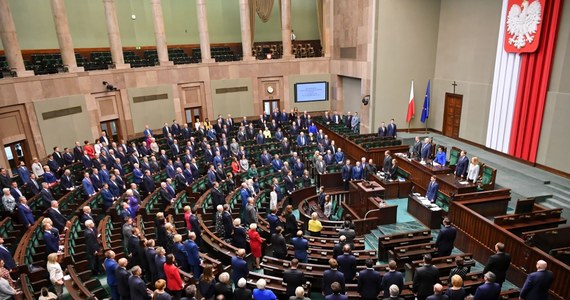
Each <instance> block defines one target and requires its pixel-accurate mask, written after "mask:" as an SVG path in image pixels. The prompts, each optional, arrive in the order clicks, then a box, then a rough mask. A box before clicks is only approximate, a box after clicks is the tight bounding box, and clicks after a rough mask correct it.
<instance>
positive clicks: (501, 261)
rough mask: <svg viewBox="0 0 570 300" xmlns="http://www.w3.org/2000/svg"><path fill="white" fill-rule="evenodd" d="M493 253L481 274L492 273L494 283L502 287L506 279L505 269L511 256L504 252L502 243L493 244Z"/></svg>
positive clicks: (509, 262)
mask: <svg viewBox="0 0 570 300" xmlns="http://www.w3.org/2000/svg"><path fill="white" fill-rule="evenodd" d="M495 251H496V253H495V254H493V255H491V256H490V257H489V260H488V261H487V264H486V265H485V268H484V269H483V273H487V272H489V271H491V272H493V274H494V275H495V281H494V282H496V283H498V284H499V285H500V286H502V285H503V282H505V278H506V277H507V269H508V268H509V266H510V264H511V255H510V254H508V253H506V252H505V244H503V243H497V244H495Z"/></svg>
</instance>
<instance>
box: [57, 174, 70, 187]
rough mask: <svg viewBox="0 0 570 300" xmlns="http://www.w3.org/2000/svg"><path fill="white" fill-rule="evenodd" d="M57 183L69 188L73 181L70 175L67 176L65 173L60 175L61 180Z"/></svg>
mask: <svg viewBox="0 0 570 300" xmlns="http://www.w3.org/2000/svg"><path fill="white" fill-rule="evenodd" d="M59 184H60V185H61V186H62V187H63V188H64V189H70V188H72V187H73V181H72V179H71V176H69V177H67V176H66V175H63V176H61V181H60V182H59Z"/></svg>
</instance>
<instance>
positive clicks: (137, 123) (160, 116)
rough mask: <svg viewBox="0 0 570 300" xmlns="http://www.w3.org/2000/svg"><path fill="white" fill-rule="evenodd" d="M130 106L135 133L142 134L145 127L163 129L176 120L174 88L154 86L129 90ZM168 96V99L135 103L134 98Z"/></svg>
mask: <svg viewBox="0 0 570 300" xmlns="http://www.w3.org/2000/svg"><path fill="white" fill-rule="evenodd" d="M127 93H128V95H129V105H130V109H131V114H132V122H133V128H134V130H135V132H142V131H143V130H144V126H145V125H149V126H150V128H161V127H162V126H163V124H164V122H168V123H169V124H170V122H171V121H172V120H173V119H175V114H174V105H173V100H172V86H168V85H166V86H152V87H144V88H130V89H127ZM164 93H166V94H168V99H165V100H154V101H148V102H140V103H134V102H133V98H134V97H140V96H148V95H157V94H164Z"/></svg>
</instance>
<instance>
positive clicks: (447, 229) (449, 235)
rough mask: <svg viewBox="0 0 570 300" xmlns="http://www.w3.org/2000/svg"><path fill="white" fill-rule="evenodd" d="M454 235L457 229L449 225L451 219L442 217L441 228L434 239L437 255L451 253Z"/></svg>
mask: <svg viewBox="0 0 570 300" xmlns="http://www.w3.org/2000/svg"><path fill="white" fill-rule="evenodd" d="M456 235H457V229H455V227H453V226H451V221H450V220H449V218H447V217H446V218H444V219H443V228H442V229H441V230H440V231H439V234H438V235H437V239H436V240H435V248H436V250H437V255H438V256H449V255H451V250H453V243H454V242H455V236H456Z"/></svg>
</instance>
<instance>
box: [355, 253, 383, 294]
mask: <svg viewBox="0 0 570 300" xmlns="http://www.w3.org/2000/svg"><path fill="white" fill-rule="evenodd" d="M373 265H374V262H373V261H372V260H371V259H367V260H366V269H364V270H362V271H360V272H359V273H358V293H359V294H360V297H362V299H363V300H376V299H377V298H378V294H379V293H380V291H381V288H380V287H381V281H380V278H381V277H380V273H378V272H377V271H375V270H374V268H373Z"/></svg>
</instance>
